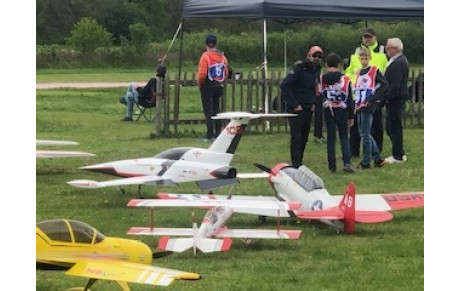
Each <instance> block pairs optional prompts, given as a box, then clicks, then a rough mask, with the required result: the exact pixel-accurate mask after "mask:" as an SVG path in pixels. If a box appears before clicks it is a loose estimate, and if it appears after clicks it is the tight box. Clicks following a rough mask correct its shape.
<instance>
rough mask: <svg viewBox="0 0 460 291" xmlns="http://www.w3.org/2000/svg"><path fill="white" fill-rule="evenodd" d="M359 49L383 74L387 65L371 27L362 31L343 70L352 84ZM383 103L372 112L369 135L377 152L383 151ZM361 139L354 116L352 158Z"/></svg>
mask: <svg viewBox="0 0 460 291" xmlns="http://www.w3.org/2000/svg"><path fill="white" fill-rule="evenodd" d="M361 48H367V49H368V50H369V52H370V54H371V61H370V65H371V66H375V67H377V69H379V71H380V72H381V73H382V74H383V73H384V72H385V69H386V67H387V65H388V59H387V56H386V54H385V47H384V46H383V45H379V43H378V41H377V34H376V33H375V30H374V29H373V28H371V27H368V28H366V29H364V31H363V33H362V35H361V46H359V47H357V48H356V49H355V52H354V54H352V55H351V56H350V65H349V66H348V67H347V69H346V70H345V74H346V75H347V76H348V77H350V78H351V81H352V83H353V84H354V83H355V82H356V73H357V72H358V71H359V70H360V69H361V62H360V61H359V57H358V52H359V50H360V49H361ZM382 109H383V102H382V103H379V106H377V108H376V109H375V111H374V116H373V119H372V120H373V121H372V129H371V134H372V137H373V138H374V140H375V142H376V143H377V146H378V148H379V151H380V152H382V150H383V114H382ZM360 143H361V137H360V135H359V129H358V123H357V121H356V116H355V124H354V125H353V126H352V127H351V128H350V151H351V156H352V157H359V150H360Z"/></svg>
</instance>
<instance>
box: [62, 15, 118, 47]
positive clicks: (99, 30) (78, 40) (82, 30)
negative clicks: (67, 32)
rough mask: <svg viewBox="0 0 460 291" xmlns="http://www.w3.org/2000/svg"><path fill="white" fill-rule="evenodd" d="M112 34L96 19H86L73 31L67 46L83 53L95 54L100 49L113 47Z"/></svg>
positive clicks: (76, 25)
mask: <svg viewBox="0 0 460 291" xmlns="http://www.w3.org/2000/svg"><path fill="white" fill-rule="evenodd" d="M111 37H112V36H111V34H110V33H109V32H108V31H107V29H105V28H104V27H103V26H101V25H99V23H98V22H97V20H96V19H93V18H88V17H84V18H82V19H81V20H80V21H79V22H78V23H77V24H75V27H74V29H73V30H72V31H71V36H70V37H69V39H68V40H67V45H68V46H71V47H74V48H76V49H78V50H80V51H81V52H83V53H89V52H93V51H94V50H95V49H96V48H99V47H110V46H111V43H112V41H111Z"/></svg>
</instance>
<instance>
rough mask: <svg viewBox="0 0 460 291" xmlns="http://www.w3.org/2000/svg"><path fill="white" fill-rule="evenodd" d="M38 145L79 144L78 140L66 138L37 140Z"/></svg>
mask: <svg viewBox="0 0 460 291" xmlns="http://www.w3.org/2000/svg"><path fill="white" fill-rule="evenodd" d="M36 145H37V146H68V145H72V146H73V145H78V142H75V141H66V140H36Z"/></svg>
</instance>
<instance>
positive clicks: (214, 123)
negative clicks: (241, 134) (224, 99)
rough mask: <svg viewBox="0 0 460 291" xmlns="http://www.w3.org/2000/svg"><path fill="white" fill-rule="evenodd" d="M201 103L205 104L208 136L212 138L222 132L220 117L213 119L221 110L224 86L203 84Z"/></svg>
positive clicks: (204, 110)
mask: <svg viewBox="0 0 460 291" xmlns="http://www.w3.org/2000/svg"><path fill="white" fill-rule="evenodd" d="M200 90H201V103H202V105H203V113H204V116H205V118H206V138H208V139H211V138H213V137H217V136H218V135H219V134H220V131H221V127H222V121H221V120H220V119H216V120H214V119H211V117H212V116H215V115H216V114H218V113H219V112H220V97H221V96H222V92H223V88H222V87H221V86H215V87H212V86H206V85H204V86H202V87H201V89H200Z"/></svg>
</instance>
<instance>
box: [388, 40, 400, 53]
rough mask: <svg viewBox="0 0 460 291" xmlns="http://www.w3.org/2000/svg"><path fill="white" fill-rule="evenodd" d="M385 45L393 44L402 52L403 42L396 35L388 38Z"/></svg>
mask: <svg viewBox="0 0 460 291" xmlns="http://www.w3.org/2000/svg"><path fill="white" fill-rule="evenodd" d="M387 45H388V46H394V47H395V48H396V49H397V50H398V51H399V52H402V51H403V49H404V44H403V42H402V41H401V40H400V39H399V38H397V37H394V38H389V39H388V43H387Z"/></svg>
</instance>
